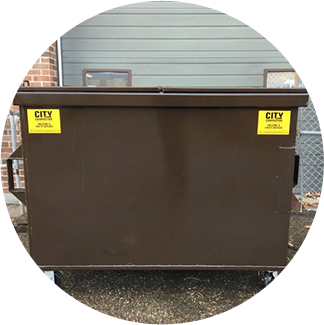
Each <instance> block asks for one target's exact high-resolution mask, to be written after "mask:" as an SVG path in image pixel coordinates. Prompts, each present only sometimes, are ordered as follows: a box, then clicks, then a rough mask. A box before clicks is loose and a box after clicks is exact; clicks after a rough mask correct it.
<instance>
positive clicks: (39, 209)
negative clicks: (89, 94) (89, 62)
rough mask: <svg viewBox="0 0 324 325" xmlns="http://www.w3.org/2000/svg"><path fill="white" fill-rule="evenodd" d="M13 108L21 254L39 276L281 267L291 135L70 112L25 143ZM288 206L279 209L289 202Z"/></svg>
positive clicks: (229, 115)
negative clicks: (19, 148)
mask: <svg viewBox="0 0 324 325" xmlns="http://www.w3.org/2000/svg"><path fill="white" fill-rule="evenodd" d="M26 109H28V108H27V107H23V108H22V114H21V116H22V129H23V137H24V156H25V163H26V174H27V179H26V181H27V186H28V190H27V192H28V194H27V202H28V203H27V204H28V214H29V220H30V224H29V227H30V235H31V241H30V243H31V255H32V257H33V259H34V260H35V262H36V263H37V264H38V265H39V266H41V267H42V268H58V269H64V268H107V269H108V268H116V267H117V268H129V267H130V268H136V267H145V268H181V267H185V268H208V267H210V268H252V269H253V268H265V267H279V268H281V267H284V266H285V265H286V253H287V241H288V224H289V207H288V205H289V203H290V198H291V188H292V182H293V149H283V148H293V146H294V143H295V127H296V114H297V111H296V109H291V114H292V122H291V129H290V134H289V135H284V136H278V135H267V136H263V135H262V136H260V135H257V121H258V111H259V109H257V108H242V109H237V108H235V109H234V108H232V109H231V108H226V109H225V108H217V109H210V108H180V109H179V108H177V109H173V108H172V107H171V108H138V109H132V108H126V107H125V108H118V109H117V108H113V107H106V108H102V107H101V108H96V107H82V108H75V107H74V108H68V107H64V108H62V109H61V110H60V117H61V133H60V134H30V133H29V132H28V124H27V120H26ZM287 202H288V203H287Z"/></svg>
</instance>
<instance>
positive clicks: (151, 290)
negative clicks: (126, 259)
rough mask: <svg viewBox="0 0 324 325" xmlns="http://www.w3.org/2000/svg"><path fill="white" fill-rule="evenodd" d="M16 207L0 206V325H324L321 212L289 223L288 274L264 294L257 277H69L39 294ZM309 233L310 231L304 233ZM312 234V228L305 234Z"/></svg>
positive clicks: (219, 274) (123, 274)
mask: <svg viewBox="0 0 324 325" xmlns="http://www.w3.org/2000/svg"><path fill="white" fill-rule="evenodd" d="M23 219H24V218H23V217H19V208H18V207H15V206H2V207H0V241H2V240H4V239H12V241H11V242H9V243H7V244H0V324H1V325H7V324H8V325H16V324H23V325H31V324H37V325H39V324H50V325H55V324H60V325H64V324H78V325H80V324H100V325H104V324H105V325H108V324H116V325H117V324H145V325H146V324H154V325H157V324H171V325H184V324H188V325H189V324H190V325H194V324H199V325H201V324H246V325H247V324H260V325H267V324H271V325H274V324H294V325H297V324H303V325H304V324H311V325H315V324H321V325H322V324H324V253H323V252H324V213H321V214H319V213H318V214H303V215H301V214H294V215H293V216H292V218H291V229H290V241H291V243H292V245H293V246H292V248H293V249H289V250H288V270H287V272H283V273H281V274H280V287H279V289H278V290H277V291H274V292H268V291H266V290H265V289H264V287H263V284H262V283H261V281H260V279H259V278H258V275H257V272H251V271H250V272H238V271H235V272H234V271H218V272H213V271H204V272H202V271H181V272H180V271H179V272H178V271H134V272H130V271H73V272H70V271H69V272H67V271H66V272H64V273H63V277H64V284H63V286H62V290H61V291H58V292H53V293H47V292H45V291H43V290H42V289H41V287H40V285H39V278H40V273H39V272H35V271H34V270H33V269H32V268H31V267H30V265H29V249H28V237H27V235H26V234H14V230H13V227H14V225H15V223H16V222H17V221H19V222H21V221H24V220H23ZM309 225H311V226H313V228H311V227H308V228H305V226H309ZM309 228H311V229H309Z"/></svg>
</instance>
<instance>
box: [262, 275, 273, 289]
mask: <svg viewBox="0 0 324 325" xmlns="http://www.w3.org/2000/svg"><path fill="white" fill-rule="evenodd" d="M274 279H275V277H274V275H273V274H272V272H263V279H262V280H263V283H264V286H265V287H266V286H268V285H269V284H270V283H271V282H272V281H273V280H274Z"/></svg>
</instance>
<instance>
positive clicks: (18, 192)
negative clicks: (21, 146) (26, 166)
mask: <svg viewBox="0 0 324 325" xmlns="http://www.w3.org/2000/svg"><path fill="white" fill-rule="evenodd" d="M14 160H17V159H16V158H13V157H9V158H8V159H7V172H8V187H9V191H10V193H12V194H13V195H14V196H15V197H16V198H17V199H18V200H19V201H21V202H22V203H24V204H25V189H24V188H15V183H14V178H13V176H14V170H13V167H12V163H13V161H14Z"/></svg>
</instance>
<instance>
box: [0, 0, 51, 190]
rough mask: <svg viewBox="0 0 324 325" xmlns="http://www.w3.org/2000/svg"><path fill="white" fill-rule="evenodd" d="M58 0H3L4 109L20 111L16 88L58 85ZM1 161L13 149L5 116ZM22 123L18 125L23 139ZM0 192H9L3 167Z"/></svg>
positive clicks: (0, 59) (0, 75)
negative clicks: (15, 100) (14, 101)
mask: <svg viewBox="0 0 324 325" xmlns="http://www.w3.org/2000/svg"><path fill="white" fill-rule="evenodd" d="M54 15H55V11H54V0H33V1H31V0H5V1H4V0H0V111H6V110H17V109H18V108H17V107H16V106H13V104H12V91H13V87H15V86H21V85H22V82H23V81H24V80H29V82H30V86H37V87H38V86H55V85H56V82H57V75H56V71H57V69H56V43H55V18H54ZM0 117H1V118H2V121H1V122H0V163H1V164H3V163H5V160H6V158H7V157H8V155H9V154H10V153H11V152H12V148H11V143H10V139H11V134H10V125H9V120H8V119H7V118H6V117H4V116H1V115H0ZM19 133H20V132H19V124H18V126H17V135H18V140H20V134H19ZM0 192H7V173H6V170H5V169H0Z"/></svg>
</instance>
